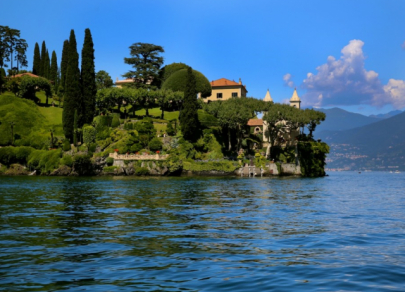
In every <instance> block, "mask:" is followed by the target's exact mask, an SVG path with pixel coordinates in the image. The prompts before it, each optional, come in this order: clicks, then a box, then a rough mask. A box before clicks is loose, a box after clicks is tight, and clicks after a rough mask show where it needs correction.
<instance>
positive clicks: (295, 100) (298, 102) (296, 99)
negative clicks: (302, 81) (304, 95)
mask: <svg viewBox="0 0 405 292" xmlns="http://www.w3.org/2000/svg"><path fill="white" fill-rule="evenodd" d="M290 105H291V106H293V107H296V108H298V109H299V108H301V99H300V98H299V97H298V94H297V88H294V93H293V95H292V97H291V99H290Z"/></svg>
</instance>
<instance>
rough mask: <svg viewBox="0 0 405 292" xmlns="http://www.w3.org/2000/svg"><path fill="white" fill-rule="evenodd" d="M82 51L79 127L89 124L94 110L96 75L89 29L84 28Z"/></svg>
mask: <svg viewBox="0 0 405 292" xmlns="http://www.w3.org/2000/svg"><path fill="white" fill-rule="evenodd" d="M84 33H85V36H84V44H83V49H82V58H81V60H82V71H81V86H82V107H81V111H80V122H79V124H80V126H82V125H83V124H86V123H87V124H90V123H91V122H92V121H93V117H94V114H95V109H96V92H97V87H96V73H95V69H94V45H93V39H92V37H91V32H90V29H88V28H86V30H85V32H84Z"/></svg>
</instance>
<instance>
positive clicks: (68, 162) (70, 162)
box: [60, 155, 73, 167]
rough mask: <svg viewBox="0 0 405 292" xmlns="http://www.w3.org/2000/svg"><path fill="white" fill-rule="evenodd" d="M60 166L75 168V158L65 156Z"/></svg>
mask: <svg viewBox="0 0 405 292" xmlns="http://www.w3.org/2000/svg"><path fill="white" fill-rule="evenodd" d="M60 164H61V165H66V166H69V167H72V166H73V158H72V156H70V155H64V156H63V157H62V158H61V159H60Z"/></svg>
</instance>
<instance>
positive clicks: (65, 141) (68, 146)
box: [63, 139, 72, 151]
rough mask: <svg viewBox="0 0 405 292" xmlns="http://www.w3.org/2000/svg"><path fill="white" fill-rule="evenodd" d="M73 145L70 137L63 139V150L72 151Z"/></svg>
mask: <svg viewBox="0 0 405 292" xmlns="http://www.w3.org/2000/svg"><path fill="white" fill-rule="evenodd" d="M71 149H72V147H71V146H70V142H69V140H68V139H65V140H64V141H63V151H70V150H71Z"/></svg>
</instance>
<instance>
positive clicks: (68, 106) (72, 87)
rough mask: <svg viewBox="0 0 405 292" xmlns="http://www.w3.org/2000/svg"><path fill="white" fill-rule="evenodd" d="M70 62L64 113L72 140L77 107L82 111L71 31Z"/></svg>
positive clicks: (73, 39)
mask: <svg viewBox="0 0 405 292" xmlns="http://www.w3.org/2000/svg"><path fill="white" fill-rule="evenodd" d="M68 60H69V61H68V64H67V69H66V80H65V95H64V105H63V114H62V123H63V131H64V133H65V136H66V138H68V139H69V140H70V141H72V138H73V123H74V114H75V109H79V111H80V99H81V98H80V96H81V89H80V70H79V54H78V53H77V45H76V37H75V32H74V30H73V29H72V30H71V31H70V38H69V49H68Z"/></svg>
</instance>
